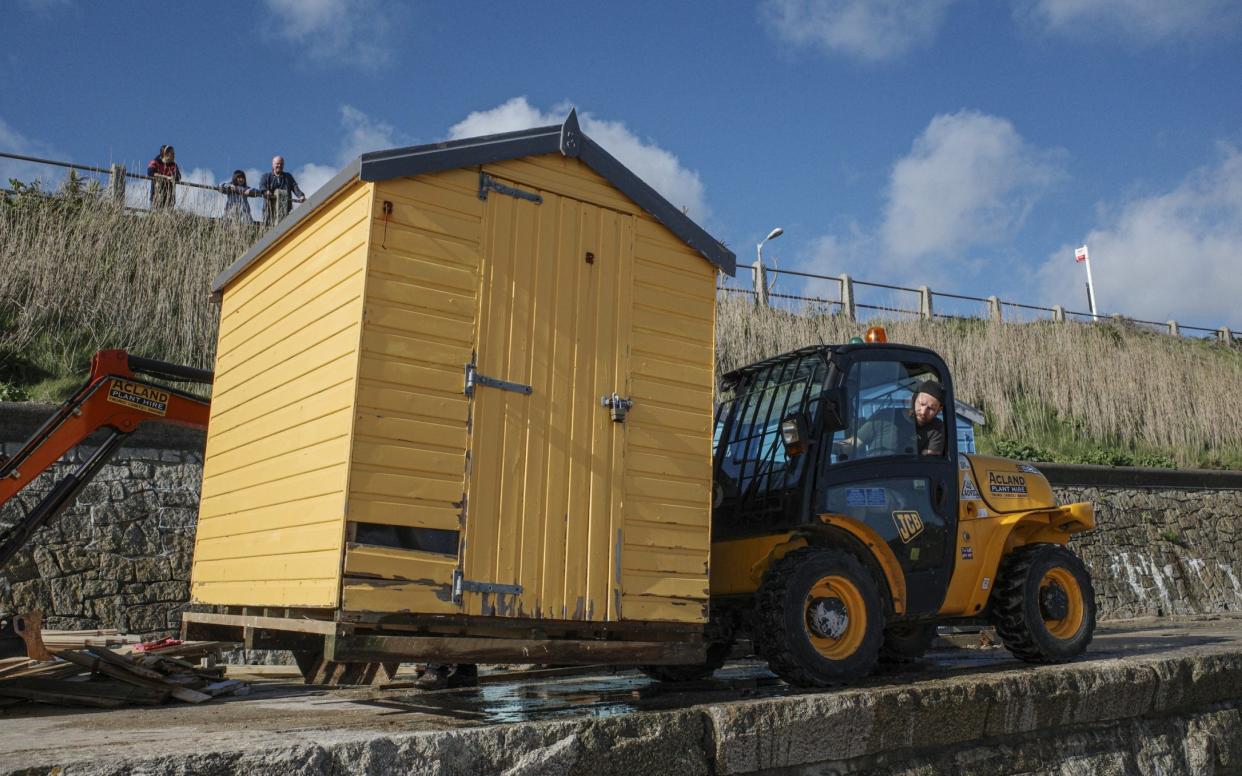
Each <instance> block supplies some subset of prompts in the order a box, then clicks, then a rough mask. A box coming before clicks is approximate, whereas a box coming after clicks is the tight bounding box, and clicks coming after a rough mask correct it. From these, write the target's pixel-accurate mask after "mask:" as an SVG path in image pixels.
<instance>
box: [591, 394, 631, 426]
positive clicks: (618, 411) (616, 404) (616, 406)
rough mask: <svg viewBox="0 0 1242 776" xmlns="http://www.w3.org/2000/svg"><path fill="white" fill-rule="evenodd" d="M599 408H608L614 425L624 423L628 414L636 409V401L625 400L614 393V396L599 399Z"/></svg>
mask: <svg viewBox="0 0 1242 776" xmlns="http://www.w3.org/2000/svg"><path fill="white" fill-rule="evenodd" d="M599 406H601V407H607V408H608V412H609V414H610V415H611V416H612V422H613V423H624V422H625V415H626V413H627V412H629V411H630V410H631V409H633V407H634V400H633V399H623V398H621V396H620V395H619V394H617V393H616V392H615V391H614V392H613V394H612V396H601V397H599Z"/></svg>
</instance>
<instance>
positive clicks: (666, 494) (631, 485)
mask: <svg viewBox="0 0 1242 776" xmlns="http://www.w3.org/2000/svg"><path fill="white" fill-rule="evenodd" d="M625 492H626V493H633V494H642V497H643V498H645V499H650V500H652V501H658V502H660V503H664V504H677V505H685V506H697V505H699V504H702V505H704V506H705V507H706V506H707V505H708V504H710V503H711V493H712V487H711V481H710V480H708V479H707V478H705V477H704V478H700V479H699V480H698V481H697V482H694V481H688V480H670V479H665V478H663V477H658V476H654V475H650V474H646V475H644V474H641V473H631V474H629V475H627V476H626V478H625Z"/></svg>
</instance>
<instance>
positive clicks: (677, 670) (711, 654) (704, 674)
mask: <svg viewBox="0 0 1242 776" xmlns="http://www.w3.org/2000/svg"><path fill="white" fill-rule="evenodd" d="M731 646H732V645H730V644H727V643H725V642H721V641H716V642H712V643H711V644H708V645H707V659H706V660H705V661H703V662H702V663H697V664H694V665H681V666H640V667H639V669H638V670H639V671H641V672H642V673H643V674H645V675H647V676H649V677H651V678H652V679H655V680H656V681H657V682H697V681H699V680H701V679H708V678H710V677H711V675H712V674H714V673H716V669H718V668H720V667H721V666H723V665H724V662H725V658H727V657H728V656H729V649H730V648H731Z"/></svg>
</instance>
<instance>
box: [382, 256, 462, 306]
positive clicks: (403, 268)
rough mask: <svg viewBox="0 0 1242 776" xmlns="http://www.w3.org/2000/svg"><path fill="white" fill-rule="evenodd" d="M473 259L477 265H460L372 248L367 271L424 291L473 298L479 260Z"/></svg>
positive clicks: (444, 260) (433, 257)
mask: <svg viewBox="0 0 1242 776" xmlns="http://www.w3.org/2000/svg"><path fill="white" fill-rule="evenodd" d="M474 258H476V262H474V263H469V264H462V263H458V262H456V261H448V259H445V258H441V257H438V256H426V255H422V253H419V255H414V256H406V255H401V253H396V252H394V251H392V250H391V248H375V250H373V251H371V257H370V263H369V272H379V273H383V274H389V276H394V277H397V278H401V279H406V281H409V282H411V283H414V284H416V286H421V287H424V288H438V289H441V291H460V292H462V293H466V294H468V296H471V297H473V296H474V292H476V291H477V289H478V267H477V258H478V257H477V256H476V257H474Z"/></svg>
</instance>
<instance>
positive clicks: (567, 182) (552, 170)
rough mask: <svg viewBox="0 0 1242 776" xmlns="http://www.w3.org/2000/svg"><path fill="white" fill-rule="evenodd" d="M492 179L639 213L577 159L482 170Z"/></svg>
mask: <svg viewBox="0 0 1242 776" xmlns="http://www.w3.org/2000/svg"><path fill="white" fill-rule="evenodd" d="M484 171H485V172H488V173H490V174H491V175H493V176H496V177H500V178H504V179H506V180H509V181H516V182H518V184H519V185H520V186H522V187H524V188H526V189H531V188H534V189H537V190H539V191H544V192H550V193H555V194H560V195H562V196H565V197H572V198H573V199H575V200H578V201H581V202H587V203H591V204H594V205H599V206H602V207H605V208H609V209H611V210H616V211H620V212H622V213H627V214H631V215H636V214H639V213H641V212H642V211H641V210H640V209H639V207H638V206H637V205H635V204H634V203H633V202H632V201H630V199H629V198H628V197H626V196H625V195H624V194H622V193H621V191H620V190H619V189H617V188H616V187H615V186H613V185H612V184H611V183H609V182H608V181H607V180H606V179H605V178H603V177H602V176H600V175H599V174H597V173H596V172H595V171H594V170H591V169H590V168H589V167H587V166H586V165H585V164H583V163H582V162H580V161H578V160H577V159H570V158H566V157H562V156H560V155H559V154H556V155H544V156H527V157H523V158H521V159H510V160H507V161H503V162H496V163H493V164H489V165H487V166H485V167H484Z"/></svg>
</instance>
